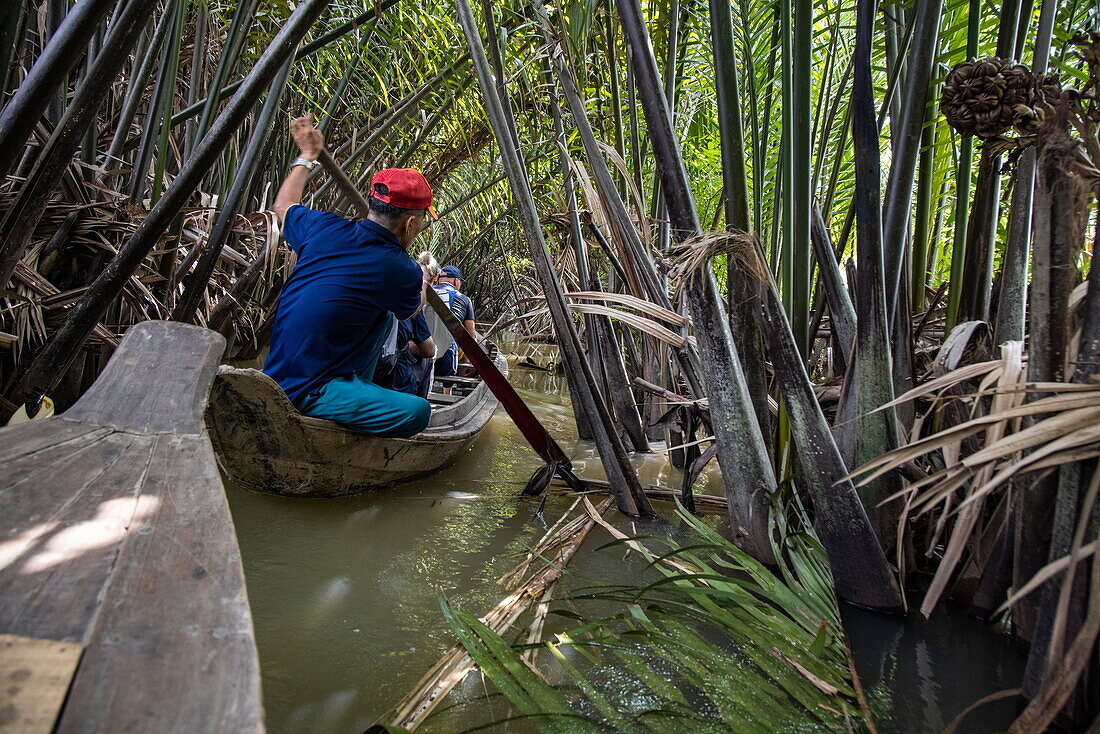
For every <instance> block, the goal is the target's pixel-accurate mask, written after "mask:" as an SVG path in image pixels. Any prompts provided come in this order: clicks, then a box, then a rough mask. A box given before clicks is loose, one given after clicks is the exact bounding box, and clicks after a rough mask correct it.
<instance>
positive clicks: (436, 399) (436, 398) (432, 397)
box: [428, 392, 463, 405]
mask: <svg viewBox="0 0 1100 734" xmlns="http://www.w3.org/2000/svg"><path fill="white" fill-rule="evenodd" d="M462 398H463V396H462V395H445V394H443V393H441V392H430V393H428V402H429V403H435V404H436V405H454V404H455V403H457V402H458V401H459V400H462Z"/></svg>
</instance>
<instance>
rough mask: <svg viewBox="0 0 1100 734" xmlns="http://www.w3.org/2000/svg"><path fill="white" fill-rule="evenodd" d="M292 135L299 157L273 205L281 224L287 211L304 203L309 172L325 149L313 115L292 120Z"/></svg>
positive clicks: (292, 165)
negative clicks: (303, 195)
mask: <svg viewBox="0 0 1100 734" xmlns="http://www.w3.org/2000/svg"><path fill="white" fill-rule="evenodd" d="M290 134H291V136H292V137H293V138H294V142H295V143H297V144H298V151H299V155H298V158H296V159H295V160H294V162H293V163H292V164H291V165H290V173H289V174H288V175H287V177H286V180H285V181H283V185H282V186H280V187H279V193H277V194H276V195H275V203H274V204H272V205H271V208H272V209H273V210H274V211H275V215H276V216H277V217H279V221H280V222H282V221H283V220H284V219H285V218H286V211H287V209H289V208H290V207H292V206H294V205H295V204H301V203H302V193H303V192H304V191H305V188H306V180H307V179H308V178H309V172H310V171H311V170H312V169H313V167H314V166H316V165H317V158H318V157H319V156H320V155H321V150H322V149H323V148H324V147H325V139H324V138H323V137H322V136H321V131H320V130H318V129H317V128H315V127H314V126H313V116H312V115H303V116H302V117H297V118H295V119H293V120H291V121H290Z"/></svg>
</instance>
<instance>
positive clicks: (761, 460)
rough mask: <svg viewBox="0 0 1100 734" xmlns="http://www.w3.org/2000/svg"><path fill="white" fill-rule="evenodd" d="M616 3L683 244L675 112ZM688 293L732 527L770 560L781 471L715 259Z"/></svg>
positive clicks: (685, 204)
mask: <svg viewBox="0 0 1100 734" xmlns="http://www.w3.org/2000/svg"><path fill="white" fill-rule="evenodd" d="M617 5H618V8H619V19H620V22H621V25H622V29H623V36H624V38H626V41H627V44H628V45H629V46H630V48H631V50H632V51H633V53H632V55H631V64H632V66H633V68H634V73H635V75H636V77H637V79H638V92H639V95H640V97H641V100H642V108H643V110H644V111H645V117H646V123H647V127H648V129H649V137H650V140H651V141H652V143H653V152H654V157H655V159H656V162H657V171H658V174H659V175H660V177H661V179H662V181H663V183H664V186H663V191H664V192H665V196H666V197H667V204H668V213H669V218H670V220H671V227H672V235H673V237H675V239H676V240H677V241H683V240H685V239H686V238H688V237H690V236H692V235H695V234H699V233H700V231H701V227H700V224H699V216H698V213H697V210H696V208H695V201H694V197H693V196H692V192H691V185H690V183H689V181H688V176H687V169H686V168H685V167H684V160H683V157H682V156H681V154H680V146H679V142H678V140H677V138H676V135H675V132H674V131H673V127H672V113H671V111H670V110H669V108H668V100H667V99H666V98H665V96H664V95H663V94H661V93H660V90H661V89H662V84H661V76H660V72H659V71H658V70H657V61H656V59H655V58H654V56H653V48H652V46H651V45H650V43H649V37H648V32H647V30H646V26H645V22H644V21H643V20H642V15H641V8H640V7H639V5H638V2H637V0H617ZM684 288H685V291H686V293H687V300H688V306H689V308H690V310H691V316H692V321H693V322H694V327H695V336H696V338H697V339H698V341H699V351H700V354H701V357H702V359H701V363H702V367H703V370H702V371H703V378H704V383H705V385H706V390H707V393H706V394H707V398H708V399H709V401H710V410H711V425H712V427H713V428H714V432H715V437H716V441H717V445H718V462H719V465H721V466H723V467H725V470H724V471H723V481H724V483H725V489H726V497H727V500H728V503H729V515H730V522H731V525H732V526H733V527H734V528H737V530H736V531H735V533H737V534H738V536H739V537H737V539H736V540H737V543H738V544H739V545H740V546H741V547H743V548H745V549H746V550H747V551H748V552H750V553H751V554H752V555H754V556H755V557H757V558H759V559H762V560H770V559H771V558H772V557H773V556H772V549H771V544H770V542H769V541H768V530H767V520H766V516H767V509H766V508H767V502H768V497H769V496H770V495H772V494H773V493H774V492H775V491H776V479H775V474H774V473H773V472H772V469H771V466H770V465H769V464H768V461H767V456H768V453H767V449H766V447H765V443H764V438H763V436H762V435H761V433H760V426H759V424H758V423H757V422H756V418H755V414H754V411H753V405H752V398H751V396H750V395H749V394H748V386H747V385H746V383H745V377H744V373H743V371H742V370H741V366H740V360H739V359H738V355H737V352H736V347H735V345H734V342H733V336H732V334H731V333H730V327H729V319H728V318H727V316H726V313H725V307H724V304H723V303H722V299H721V298H720V297H719V294H718V286H717V283H716V282H715V279H714V273H713V271H712V270H711V268H710V264H709V262H708V263H705V264H704V265H703V266H702V268H701V270H700V272H698V273H696V274H693V275H692V276H689V280H688V282H687V283H685V284H684Z"/></svg>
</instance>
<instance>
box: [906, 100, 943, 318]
mask: <svg viewBox="0 0 1100 734" xmlns="http://www.w3.org/2000/svg"><path fill="white" fill-rule="evenodd" d="M925 120H926V123H925V125H924V130H922V131H921V142H920V146H921V151H920V161H919V163H918V164H917V171H918V173H917V203H916V208H915V213H914V219H915V221H916V226H915V227H914V229H913V247H912V257H913V260H912V265H911V266H910V273H909V275H910V281H909V282H910V286H909V290H910V293H911V304H912V309H913V312H914V313H919V312H920V311H922V310H924V289H925V287H926V286H927V285H928V262H929V255H930V250H931V249H932V248H933V247H934V242H933V241H932V240H931V238H930V235H931V232H932V224H933V220H934V218H935V213H934V210H935V208H936V207H935V203H936V198H937V197H936V194H935V192H933V190H932V189H933V186H932V184H933V179H934V178H935V164H936V131H937V125H936V116H935V111H934V109H933V107H932V104H929V105H928V109H927V111H926V113H925Z"/></svg>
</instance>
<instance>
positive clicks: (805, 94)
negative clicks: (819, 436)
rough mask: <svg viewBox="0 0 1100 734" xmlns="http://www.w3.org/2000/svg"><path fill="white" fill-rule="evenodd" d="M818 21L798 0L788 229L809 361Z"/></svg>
mask: <svg viewBox="0 0 1100 734" xmlns="http://www.w3.org/2000/svg"><path fill="white" fill-rule="evenodd" d="M813 15H814V10H813V0H794V17H793V18H792V20H793V23H794V38H793V44H792V46H793V47H792V49H791V52H792V53H791V57H790V58H791V64H790V65H791V67H792V73H791V77H790V82H791V91H790V95H789V97H790V102H791V103H792V115H791V118H790V121H791V123H792V125H793V129H792V131H791V137H790V141H791V164H790V167H789V168H787V170H788V171H789V172H790V173H791V184H792V185H791V187H790V190H791V202H790V207H791V212H790V213H791V219H790V220H788V222H789V224H788V226H787V228H788V229H789V230H790V232H791V243H790V244H791V283H790V287H791V309H792V312H793V318H792V319H791V329H792V331H793V332H794V338H795V344H797V345H798V350H799V353H800V354H801V355H802V359H803V360H804V361H805V360H806V359H808V358H809V349H810V343H811V341H812V339H811V336H810V334H809V333H808V331H807V326H808V324H807V320H808V318H809V310H810V207H811V205H812V203H813V202H812V198H813V189H812V185H813V184H812V181H811V178H812V175H813V146H812V144H811V135H812V133H813V130H812V127H811V121H810V118H811V114H810V99H811V90H812V87H813V79H812V78H811V76H810V67H811V64H812V62H813V53H812V37H813V22H814V18H813Z"/></svg>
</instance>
